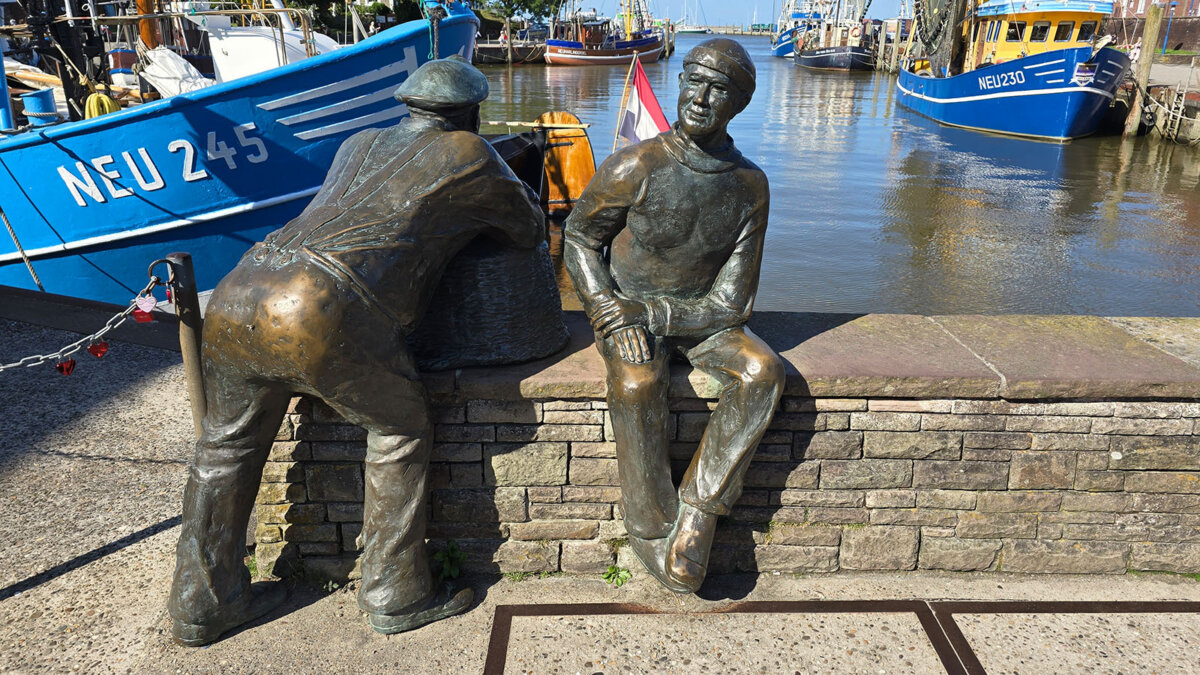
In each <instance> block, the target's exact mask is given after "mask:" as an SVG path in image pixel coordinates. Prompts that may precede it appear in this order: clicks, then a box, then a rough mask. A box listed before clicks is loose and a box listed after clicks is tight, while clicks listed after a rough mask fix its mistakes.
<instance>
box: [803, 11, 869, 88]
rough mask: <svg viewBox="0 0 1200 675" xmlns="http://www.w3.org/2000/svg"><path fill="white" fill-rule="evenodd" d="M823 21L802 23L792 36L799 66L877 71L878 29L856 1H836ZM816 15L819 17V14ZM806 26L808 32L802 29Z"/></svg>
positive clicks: (817, 68) (820, 68) (844, 70)
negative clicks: (876, 31)
mask: <svg viewBox="0 0 1200 675" xmlns="http://www.w3.org/2000/svg"><path fill="white" fill-rule="evenodd" d="M826 6H828V7H829V8H830V11H829V12H828V13H827V14H826V15H825V18H824V20H815V19H813V20H809V22H808V23H807V24H805V23H800V24H798V25H799V26H800V28H798V29H797V30H796V31H795V32H794V34H793V43H794V45H795V49H794V51H793V58H794V60H795V63H796V65H798V66H800V67H801V68H808V69H811V70H837V71H842V72H848V71H851V70H874V69H875V61H874V51H873V48H874V44H875V33H874V31H875V26H874V24H871V23H865V22H864V21H863V18H864V17H865V16H866V7H865V5H864V4H862V3H860V2H858V1H857V0H834V2H833V3H832V4H831V5H826ZM817 16H820V14H819V13H817ZM804 26H807V27H808V29H807V30H803V28H804Z"/></svg>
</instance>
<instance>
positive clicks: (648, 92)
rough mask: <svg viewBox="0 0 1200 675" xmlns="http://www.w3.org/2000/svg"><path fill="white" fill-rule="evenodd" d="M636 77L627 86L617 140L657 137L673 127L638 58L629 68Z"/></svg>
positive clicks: (636, 141)
mask: <svg viewBox="0 0 1200 675" xmlns="http://www.w3.org/2000/svg"><path fill="white" fill-rule="evenodd" d="M630 72H631V73H632V75H633V77H632V78H630V80H631V81H629V82H627V84H626V86H625V105H624V107H623V108H622V110H621V123H620V124H619V125H617V143H618V144H620V142H621V139H625V142H626V143H640V142H641V141H644V140H647V139H650V138H654V137H655V136H657V135H659V134H660V133H662V132H664V131H666V130H667V129H670V128H671V125H670V124H667V118H666V116H665V115H663V111H662V107H661V106H659V105H658V99H657V98H655V96H654V91H653V90H652V89H651V88H650V80H649V79H648V78H647V77H646V71H644V70H642V63H641V61H639V60H638V59H637V58H636V57H635V58H634V59H633V65H632V66H631V67H630Z"/></svg>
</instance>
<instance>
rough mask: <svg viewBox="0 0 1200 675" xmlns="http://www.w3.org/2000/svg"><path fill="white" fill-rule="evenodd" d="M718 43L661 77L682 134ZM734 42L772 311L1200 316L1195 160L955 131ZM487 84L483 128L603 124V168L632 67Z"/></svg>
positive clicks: (649, 69)
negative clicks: (747, 61) (550, 119)
mask: <svg viewBox="0 0 1200 675" xmlns="http://www.w3.org/2000/svg"><path fill="white" fill-rule="evenodd" d="M707 37H708V36H699V35H680V36H679V38H678V51H677V53H676V55H675V56H673V57H672V58H671V59H670V60H669V61H661V62H658V63H656V64H651V65H647V66H646V73H647V75H648V77H649V78H650V81H651V84H652V86H653V87H654V90H655V92H656V94H657V95H658V98H659V101H660V102H661V103H662V105H663V109H664V112H665V113H666V115H667V119H668V120H674V119H675V101H676V97H677V96H678V91H679V89H678V75H679V73H680V72H681V71H682V69H683V55H684V54H685V53H686V52H687V50H688V48H689V47H690V46H692V45H694V44H697V43H698V42H700V41H702V40H703V39H706V38H707ZM736 39H738V40H739V41H740V42H742V44H744V45H745V46H746V47H747V48H748V50H749V51H750V53H751V54H752V55H753V56H754V58H755V61H756V63H757V66H758V91H757V92H756V94H755V96H754V100H753V101H752V102H751V104H750V106H749V107H748V108H747V109H746V110H745V111H744V112H743V113H742V114H741V115H740V116H738V117H737V118H736V119H735V120H734V121H733V123H732V124H731V125H730V135H731V136H733V138H734V140H735V142H736V143H737V145H738V147H739V148H740V149H741V150H742V152H743V153H744V154H745V155H746V156H748V157H749V158H750V159H752V160H753V161H754V162H755V163H757V164H758V165H759V166H760V167H762V169H763V170H764V171H766V173H767V176H768V177H769V178H770V181H771V220H770V227H769V229H768V233H767V245H766V253H765V258H764V262H763V272H762V280H761V284H760V289H759V295H758V302H757V304H756V308H757V309H761V310H781V311H784V310H786V311H803V312H853V313H866V312H893V313H914V314H1008V313H1022V314H1098V315H1104V316H1195V315H1197V314H1200V152H1197V150H1196V149H1193V148H1187V147H1183V146H1175V145H1172V144H1169V143H1162V142H1156V141H1151V140H1148V139H1139V140H1137V141H1136V142H1132V143H1127V144H1122V143H1121V139H1120V138H1119V137H1094V138H1085V139H1081V140H1076V141H1072V142H1070V143H1066V144H1058V143H1047V142H1040V141H1029V140H1021V139H1015V138H1006V137H1001V136H995V135H990V134H984V133H979V132H974V131H968V130H963V129H954V128H948V127H943V126H941V125H939V124H937V123H936V122H933V121H932V120H929V119H926V118H924V117H921V116H920V115H917V114H916V113H913V112H911V111H909V110H907V109H906V108H904V107H903V106H900V105H898V104H897V103H896V100H895V99H896V97H895V79H894V77H893V76H890V75H887V74H885V73H850V74H845V73H820V72H812V71H805V70H802V69H800V68H797V67H795V66H794V65H793V64H792V62H791V61H790V60H787V59H781V58H776V57H772V56H770V54H769V48H770V42H769V40H768V39H767V38H765V37H752V36H739V37H737V38H736ZM484 72H485V73H486V74H487V76H488V79H489V81H490V82H491V85H492V94H491V97H490V98H489V100H488V102H487V103H486V104H485V108H484V111H483V117H484V119H488V120H533V119H535V118H536V117H537V116H538V115H539V114H541V113H542V112H545V111H547V110H568V111H571V112H574V113H575V114H576V115H578V116H579V117H580V118H581V120H582V121H583V122H586V123H590V124H591V125H592V127H591V129H589V133H590V135H591V138H592V142H593V145H594V148H595V153H596V160H597V162H598V163H599V162H601V161H603V159H604V158H605V157H607V156H608V155H609V154H610V152H611V150H612V144H613V140H612V139H613V135H614V130H615V128H616V123H617V116H618V109H619V107H620V104H621V96H622V87H623V85H624V80H625V75H626V69H625V68H623V67H619V66H618V67H563V66H556V67H546V66H542V65H522V66H513V67H505V66H491V67H484ZM485 131H486V130H485ZM492 131H495V129H492ZM680 198H681V199H686V198H687V197H686V195H680Z"/></svg>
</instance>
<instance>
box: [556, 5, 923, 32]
mask: <svg viewBox="0 0 1200 675" xmlns="http://www.w3.org/2000/svg"><path fill="white" fill-rule="evenodd" d="M648 2H649V4H650V12H651V13H652V14H653V15H654V16H656V17H657V16H664V15H665V16H669V17H670V18H672V19H678V18H680V17H682V16H683V6H684V3H685V2H686V3H687V6H688V7H690V8H692V9H691V10H689V11H688V15H689V18H690V15H691V14H693V13H694V11H695V9H694V8H695V7H696V3H697V2H699V3H700V14H701V19H700V20H701V22H703V23H707V24H710V25H715V26H721V25H731V24H749V23H750V20H751V19H752V18H753V17H754V10H755V8H756V7H757V9H758V22H759V23H770V22H772V21H774V20H775V17H776V16H777V15H778V13H779V7H780V4H781V2H782V0H774V2H772V0H648ZM579 5H580V7H582V8H584V9H591V8H592V7H595V8H596V9H598V10H599V11H600V13H601V14H604V15H607V16H612V15H613V14H615V13H616V12H617V11H618V10H619V9H620V8H621V2H620V0H581V1H580V3H579ZM909 6H910V7H911V6H912V5H911V0H910V2H909ZM899 13H900V0H872V2H871V7H870V9H868V10H867V16H868V17H871V18H874V19H887V18H891V17H894V16H897V15H898V14H899Z"/></svg>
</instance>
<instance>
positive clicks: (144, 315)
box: [132, 309, 154, 323]
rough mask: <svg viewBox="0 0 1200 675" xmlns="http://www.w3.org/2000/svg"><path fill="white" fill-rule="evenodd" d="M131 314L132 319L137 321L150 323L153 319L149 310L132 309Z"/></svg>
mask: <svg viewBox="0 0 1200 675" xmlns="http://www.w3.org/2000/svg"><path fill="white" fill-rule="evenodd" d="M132 316H133V320H134V321H136V322H138V323H150V322H151V321H154V316H153V315H151V314H150V312H143V311H142V310H140V309H135V310H133V313H132Z"/></svg>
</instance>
